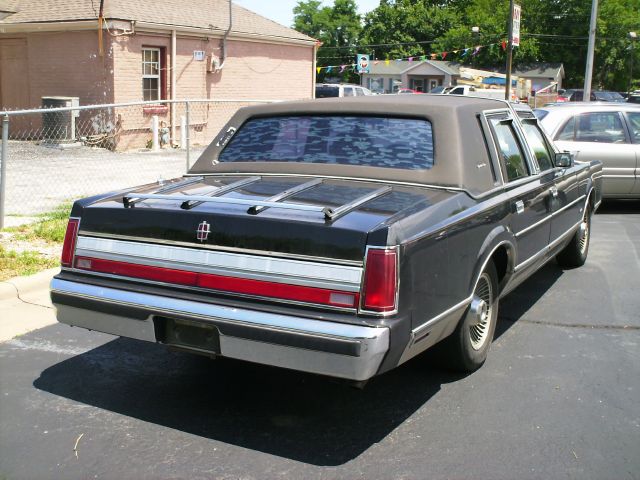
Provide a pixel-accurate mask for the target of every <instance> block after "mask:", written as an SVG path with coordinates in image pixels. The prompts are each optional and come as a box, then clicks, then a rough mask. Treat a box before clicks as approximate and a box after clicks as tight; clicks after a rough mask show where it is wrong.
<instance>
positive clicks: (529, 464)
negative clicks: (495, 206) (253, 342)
mask: <svg viewBox="0 0 640 480" xmlns="http://www.w3.org/2000/svg"><path fill="white" fill-rule="evenodd" d="M639 343H640V202H618V203H613V204H608V205H605V206H604V208H602V209H601V211H600V212H599V213H598V214H597V215H596V216H595V217H594V222H593V229H592V243H591V248H590V252H589V259H588V260H587V264H586V265H585V266H584V267H582V268H578V269H573V270H561V269H559V268H558V267H557V266H556V265H555V264H553V263H551V264H549V265H547V266H545V267H544V268H543V269H541V270H540V271H539V272H538V273H537V274H536V275H535V276H533V277H532V278H531V279H529V280H528V281H527V282H525V283H524V284H523V285H522V286H521V287H519V288H518V289H517V290H516V291H514V292H512V294H510V295H509V296H508V297H506V298H505V299H503V301H502V303H501V310H500V322H499V324H498V328H497V331H496V339H495V340H494V343H493V345H492V349H491V352H490V354H489V359H488V360H487V363H486V364H485V365H484V366H483V367H482V368H481V369H480V370H479V371H477V372H476V373H474V374H472V375H468V376H459V375H452V374H450V373H447V372H446V371H444V370H442V369H441V368H440V365H438V363H437V360H436V359H435V358H433V357H432V356H431V355H428V354H427V355H423V356H421V357H418V358H416V359H414V360H412V361H410V362H408V363H406V364H405V365H403V366H401V367H400V368H398V369H396V370H394V371H392V372H389V373H387V374H385V375H382V376H380V377H378V378H376V379H374V380H373V381H371V382H370V383H369V384H368V385H367V386H366V388H365V389H364V390H357V389H354V388H352V387H350V386H348V385H346V384H343V383H340V382H335V381H332V380H330V379H327V378H323V377H318V376H313V375H306V374H302V373H298V372H291V371H286V370H281V369H277V368H270V367H264V366H259V365H252V364H247V363H241V362H235V361H231V360H224V359H218V360H215V361H213V360H209V359H207V358H204V357H199V356H195V355H189V354H184V353H176V352H170V351H168V350H166V349H165V348H164V347H162V346H159V345H154V344H148V343H143V342H138V341H134V340H128V339H119V338H115V337H112V336H109V335H104V334H99V333H96V332H87V331H85V330H81V329H77V328H71V327H67V326H65V325H59V324H56V325H52V326H48V327H45V328H42V329H40V330H36V331H33V332H31V333H28V334H26V335H23V336H20V337H17V338H14V339H12V340H9V341H6V342H3V343H0V425H1V428H0V479H3V480H4V479H7V480H8V479H33V480H35V479H53V478H64V479H85V478H105V479H147V478H148V479H225V480H226V479H272V478H273V479H276V478H277V479H280V478H286V479H292V478H301V479H302V478H304V479H315V478H320V479H352V478H353V479H355V478H366V479H446V478H453V479H489V478H490V479H529V478H531V479H538V478H539V479H565V478H567V479H571V478H575V479H598V480H601V479H616V480H618V479H636V478H640V395H639V392H640V348H639Z"/></svg>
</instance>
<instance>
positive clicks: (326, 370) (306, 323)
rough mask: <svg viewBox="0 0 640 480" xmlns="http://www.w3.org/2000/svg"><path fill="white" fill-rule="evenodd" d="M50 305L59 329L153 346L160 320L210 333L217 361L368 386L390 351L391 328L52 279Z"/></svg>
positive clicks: (156, 339)
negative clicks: (67, 327) (219, 357)
mask: <svg viewBox="0 0 640 480" xmlns="http://www.w3.org/2000/svg"><path fill="white" fill-rule="evenodd" d="M51 299H52V301H53V304H54V305H55V307H56V309H57V318H58V321H59V322H61V323H65V324H67V325H71V326H77V327H83V328H87V329H89V330H96V331H99V332H104V333H109V334H112V335H118V336H122V337H129V338H135V339H138V340H145V341H149V342H157V341H158V340H159V338H158V337H159V335H158V333H157V324H158V321H159V319H165V318H172V319H176V320H187V321H191V322H198V323H201V324H204V325H208V326H213V327H215V329H216V330H217V331H218V333H219V348H220V351H219V352H211V353H219V354H220V355H222V356H225V357H230V358H236V359H239V360H246V361H250V362H255V363H260V364H265V365H273V366H277V367H283V368H289V369H293V370H300V371H305V372H310V373H317V374H322V375H329V376H333V377H340V378H346V379H350V380H356V381H361V380H367V379H369V378H371V377H372V376H374V375H375V374H376V372H377V371H378V369H379V367H380V364H381V363H382V360H383V358H384V356H385V354H386V352H387V350H388V349H389V329H388V328H383V327H380V328H378V327H369V326H361V325H349V324H341V323H336V322H328V321H322V320H313V319H309V318H304V317H295V316H289V315H281V314H274V313H266V312H258V311H253V310H246V309H239V308H231V307H224V306H220V305H212V304H208V303H200V302H194V301H190V300H181V299H175V298H170V297H164V296H159V295H149V294H145V293H137V292H130V291H125V290H119V289H114V288H105V287H100V286H95V285H88V284H83V283H78V282H70V281H67V280H61V279H58V278H54V279H53V281H52V282H51Z"/></svg>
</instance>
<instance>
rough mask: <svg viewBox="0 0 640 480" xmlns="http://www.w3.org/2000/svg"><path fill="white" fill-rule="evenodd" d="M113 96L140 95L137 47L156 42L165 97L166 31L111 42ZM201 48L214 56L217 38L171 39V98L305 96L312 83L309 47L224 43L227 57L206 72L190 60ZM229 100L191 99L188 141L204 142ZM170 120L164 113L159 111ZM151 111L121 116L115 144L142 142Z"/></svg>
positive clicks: (179, 111) (180, 110)
mask: <svg viewBox="0 0 640 480" xmlns="http://www.w3.org/2000/svg"><path fill="white" fill-rule="evenodd" d="M113 42H114V43H113V52H114V57H113V62H114V71H115V74H114V75H115V78H114V101H115V102H131V101H139V100H142V99H143V94H142V76H141V71H142V66H141V62H142V49H143V48H144V47H160V48H162V49H163V50H164V51H165V52H166V63H165V66H166V75H164V80H165V81H166V83H167V86H166V88H165V89H164V90H165V91H166V94H167V95H166V96H167V99H168V98H171V92H170V82H171V72H170V66H171V36H170V35H155V34H146V33H145V34H142V33H140V34H137V35H135V36H131V37H129V36H126V37H119V38H116V39H114V41H113ZM195 50H202V51H204V52H205V58H206V57H209V56H210V55H215V56H219V55H220V40H219V39H210V40H208V41H207V40H206V39H203V38H195V37H182V36H180V35H179V36H178V38H177V44H176V53H177V55H176V83H177V88H176V96H175V97H176V98H177V99H211V100H216V99H233V100H242V99H274V100H295V99H303V98H311V95H312V88H313V73H314V72H313V47H310V46H290V45H275V44H267V43H256V42H240V41H229V42H227V59H226V62H225V66H224V68H223V69H222V70H221V71H219V72H217V73H208V72H207V63H206V61H197V60H194V57H193V52H194V51H195ZM236 109H237V106H236V107H234V106H233V105H222V104H216V105H203V104H200V105H198V104H194V106H193V108H192V109H191V115H190V125H191V141H192V143H193V144H208V143H209V142H210V141H211V139H212V138H213V136H214V135H215V134H216V133H217V132H218V131H219V129H220V128H221V127H222V126H223V125H224V124H225V123H226V122H227V120H228V119H229V118H230V116H231V115H233V113H234V112H235V111H236ZM182 115H184V107H183V106H177V107H176V139H177V140H179V138H180V131H179V125H180V117H181V116H182ZM159 117H160V120H161V121H162V120H164V121H166V122H167V125H170V119H171V116H170V112H167V113H166V114H164V115H162V114H160V115H159ZM150 128H151V115H145V113H144V111H143V108H142V107H140V109H139V112H134V113H132V114H130V115H129V116H128V117H127V118H125V119H123V129H124V131H123V134H122V135H121V137H120V142H119V146H118V148H119V149H129V148H136V147H142V146H144V145H145V144H146V142H147V141H148V139H149V138H150Z"/></svg>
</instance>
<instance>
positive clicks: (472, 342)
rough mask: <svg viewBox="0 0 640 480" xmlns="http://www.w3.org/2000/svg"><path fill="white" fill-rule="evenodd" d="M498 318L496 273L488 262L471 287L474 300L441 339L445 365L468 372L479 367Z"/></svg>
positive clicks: (491, 339) (486, 351)
mask: <svg viewBox="0 0 640 480" xmlns="http://www.w3.org/2000/svg"><path fill="white" fill-rule="evenodd" d="M497 320H498V274H497V272H496V267H495V265H494V263H493V262H492V261H489V263H488V264H487V266H486V267H485V269H484V270H483V272H482V273H481V274H480V278H478V281H477V283H476V286H475V288H474V290H473V299H472V300H471V305H469V308H468V309H467V312H466V314H465V315H464V317H463V318H462V319H461V320H460V322H459V323H458V326H457V327H456V329H455V330H454V332H453V333H452V334H451V335H450V336H449V337H448V338H447V339H445V340H444V341H443V345H442V349H443V350H442V352H443V353H444V355H445V357H446V360H447V363H448V365H449V366H450V367H451V368H452V369H454V370H456V371H460V372H465V373H470V372H473V371H475V370H477V369H478V368H480V367H481V366H482V365H483V364H484V362H485V360H486V359H487V354H488V353H489V348H490V346H491V342H492V341H493V334H494V332H495V329H496V322H497Z"/></svg>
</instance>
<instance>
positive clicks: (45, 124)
mask: <svg viewBox="0 0 640 480" xmlns="http://www.w3.org/2000/svg"><path fill="white" fill-rule="evenodd" d="M269 102H271V100H213V101H212V100H181V101H163V102H136V103H120V104H110V105H89V106H69V107H60V108H42V109H34V110H15V111H0V120H1V121H2V143H1V145H0V146H1V150H0V151H1V156H0V161H1V169H0V228H2V227H3V226H4V223H5V217H6V216H11V215H27V216H29V215H35V214H38V213H42V212H46V211H49V210H52V209H53V208H55V207H56V206H58V205H60V204H61V203H65V202H70V201H72V200H74V199H77V198H81V197H84V196H89V195H94V194H98V193H101V192H106V191H111V190H118V189H121V188H127V187H133V186H135V185H140V184H144V183H150V182H155V181H157V180H158V179H169V178H173V177H177V176H181V175H183V174H184V173H185V172H186V171H187V170H188V169H189V167H190V166H191V165H192V164H193V163H194V161H195V160H196V159H197V156H198V154H199V153H200V152H201V151H202V150H203V149H204V147H205V146H206V145H208V144H209V143H210V142H211V141H212V140H213V138H214V137H215V135H216V134H217V133H218V132H219V131H220V129H221V128H222V126H224V124H225V123H226V122H227V121H228V120H229V118H230V117H231V116H232V115H233V114H234V113H235V112H236V111H237V110H238V109H239V108H241V107H244V106H249V105H255V104H261V103H269Z"/></svg>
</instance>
